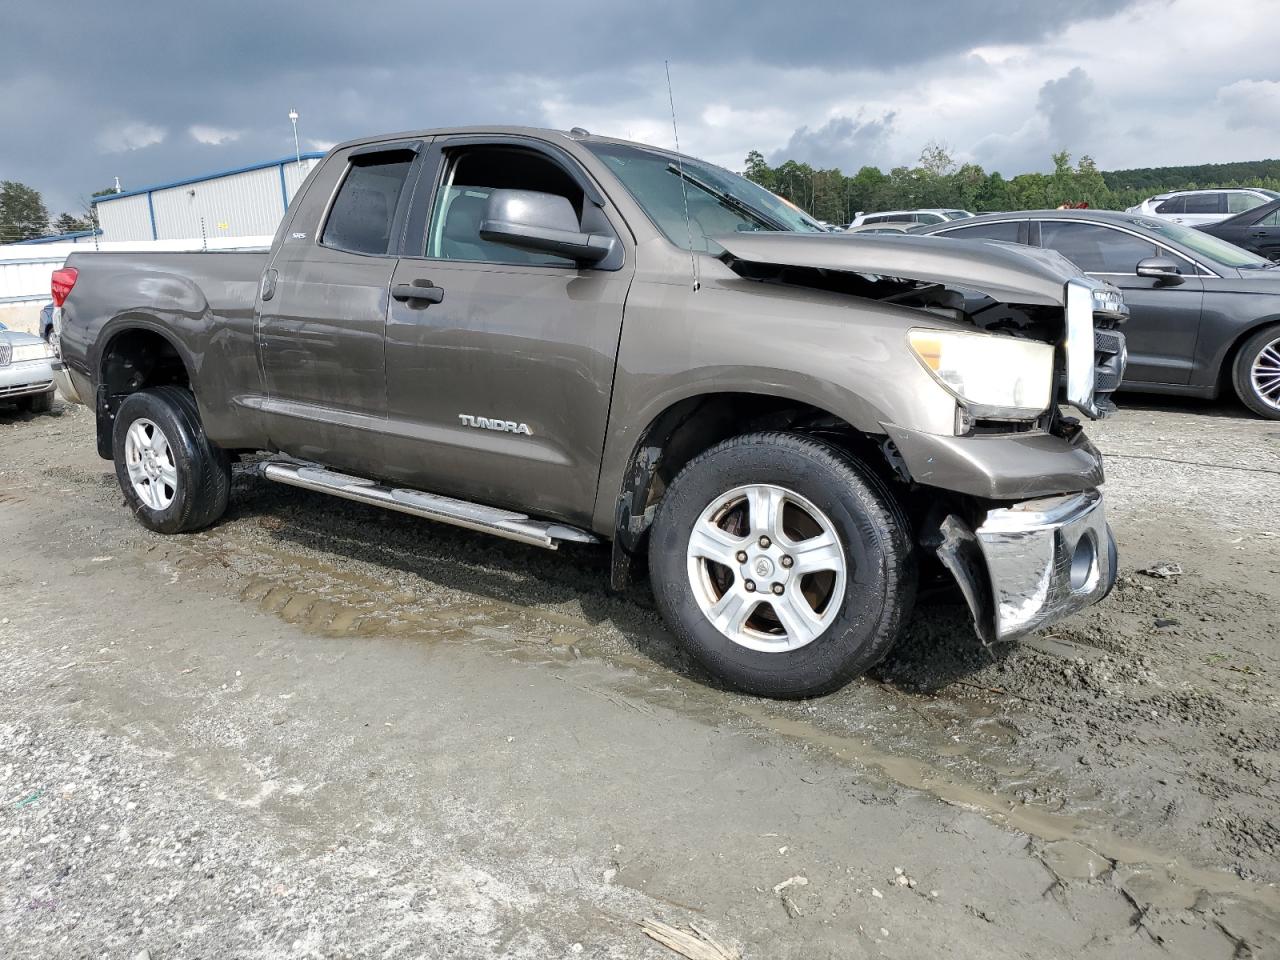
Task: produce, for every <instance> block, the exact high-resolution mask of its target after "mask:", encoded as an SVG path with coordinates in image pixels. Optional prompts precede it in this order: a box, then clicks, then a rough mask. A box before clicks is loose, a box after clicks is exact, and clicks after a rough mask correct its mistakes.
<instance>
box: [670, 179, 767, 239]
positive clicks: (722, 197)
mask: <svg viewBox="0 0 1280 960" xmlns="http://www.w3.org/2000/svg"><path fill="white" fill-rule="evenodd" d="M667 173H674V174H675V175H676V176H677V177H681V178H682V179H684V180H685V181H686V182H688V183H691V184H693V185H694V186H695V187H697V188H698V189H699V190H702V191H705V192H706V193H709V194H711V196H713V197H715V198H716V199H717V200H719V201H720V202H721V203H722V204H724V205H725V206H726V207H729V208H730V209H732V210H736V211H737V212H738V213H741V214H745V215H746V216H748V217H750V218H751V219H752V220H756V221H758V222H762V223H764V225H765V226H768V227H772V228H773V229H774V230H786V229H787V228H786V226H785V225H783V224H782V223H780V222H779V221H777V220H774V219H773V218H772V217H770V216H767V215H765V214H763V213H761V212H760V211H759V210H757V209H756V208H755V207H753V206H751V205H750V204H748V203H747V202H745V201H743V200H739V199H738V198H737V197H735V196H734V195H733V194H732V193H729V192H727V191H725V190H721V189H720V188H719V187H716V186H713V185H712V184H710V183H707V181H705V180H703V179H701V178H700V177H697V176H695V175H694V174H692V173H690V172H689V171H688V170H684V169H682V168H681V167H680V165H679V164H676V163H668V164H667Z"/></svg>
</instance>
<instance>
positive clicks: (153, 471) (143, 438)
mask: <svg viewBox="0 0 1280 960" xmlns="http://www.w3.org/2000/svg"><path fill="white" fill-rule="evenodd" d="M124 461H125V467H126V468H127V469H128V471H129V480H130V481H131V482H132V483H133V492H134V493H136V494H137V495H138V499H139V500H141V501H142V502H143V503H145V504H146V505H147V506H148V507H150V508H151V509H152V510H164V509H165V508H166V507H168V506H169V504H171V503H173V498H174V496H175V495H176V494H177V492H178V467H177V464H175V463H174V459H173V449H172V448H171V447H170V446H169V441H168V439H167V438H166V437H165V435H164V434H163V433H162V432H161V431H160V428H159V427H158V426H156V425H155V423H154V422H153V421H151V420H146V419H142V418H139V419H137V420H135V421H133V423H131V424H130V425H129V431H128V433H126V434H125V438H124Z"/></svg>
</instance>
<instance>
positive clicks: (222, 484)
mask: <svg viewBox="0 0 1280 960" xmlns="http://www.w3.org/2000/svg"><path fill="white" fill-rule="evenodd" d="M112 456H113V459H114V460H115V466H116V479H117V480H118V481H119V483H120V489H121V490H123V491H124V496H125V500H126V502H127V503H128V504H129V507H130V509H132V510H133V513H134V515H135V516H136V517H137V518H138V519H139V520H140V521H141V522H142V524H143V526H145V527H148V528H150V529H152V530H154V531H156V532H157V533H181V532H183V531H187V530H198V529H199V528H200V527H205V526H208V525H209V524H211V523H213V521H215V520H217V519H218V518H219V517H220V516H222V514H223V512H224V511H225V510H226V509H227V498H228V495H229V494H230V491H231V462H230V460H229V459H228V457H227V454H226V452H225V451H223V450H222V449H220V448H219V447H216V446H214V444H213V443H211V442H210V441H209V438H208V437H206V436H205V433H204V427H203V426H202V425H201V423H200V412H199V409H198V408H197V407H196V401H195V397H193V396H192V395H191V391H189V390H184V389H183V388H181V387H153V388H151V389H149V390H140V391H139V392H138V393H132V394H130V395H129V396H128V397H126V398H125V400H124V402H123V403H122V404H120V409H119V411H118V412H117V413H116V421H115V427H114V430H113V432H112Z"/></svg>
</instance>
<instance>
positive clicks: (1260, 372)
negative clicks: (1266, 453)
mask: <svg viewBox="0 0 1280 960" xmlns="http://www.w3.org/2000/svg"><path fill="white" fill-rule="evenodd" d="M1233 380H1234V383H1235V388H1236V393H1237V394H1238V395H1239V396H1240V399H1241V401H1243V403H1244V405H1245V406H1246V407H1248V408H1249V409H1250V410H1252V411H1253V412H1254V413H1256V414H1259V415H1260V416H1263V417H1266V418H1268V419H1270V420H1280V326H1272V327H1267V328H1265V329H1263V330H1259V331H1258V332H1257V333H1255V334H1254V335H1253V336H1252V337H1250V338H1249V339H1248V340H1246V341H1245V342H1244V346H1242V347H1241V348H1240V352H1239V353H1238V354H1237V355H1236V364H1235V370H1234V371H1233Z"/></svg>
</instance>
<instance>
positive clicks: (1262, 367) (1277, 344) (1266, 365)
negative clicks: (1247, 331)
mask: <svg viewBox="0 0 1280 960" xmlns="http://www.w3.org/2000/svg"><path fill="white" fill-rule="evenodd" d="M1249 379H1250V381H1251V382H1252V383H1253V391H1254V393H1256V394H1257V395H1258V398H1259V399H1260V400H1261V401H1262V402H1263V403H1265V404H1266V405H1267V406H1269V407H1274V408H1276V409H1277V410H1280V337H1277V338H1276V339H1274V340H1272V341H1271V342H1270V343H1268V344H1267V345H1266V346H1264V347H1263V348H1262V349H1261V350H1259V351H1258V355H1257V356H1256V357H1254V358H1253V367H1252V368H1251V369H1250V370H1249Z"/></svg>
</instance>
